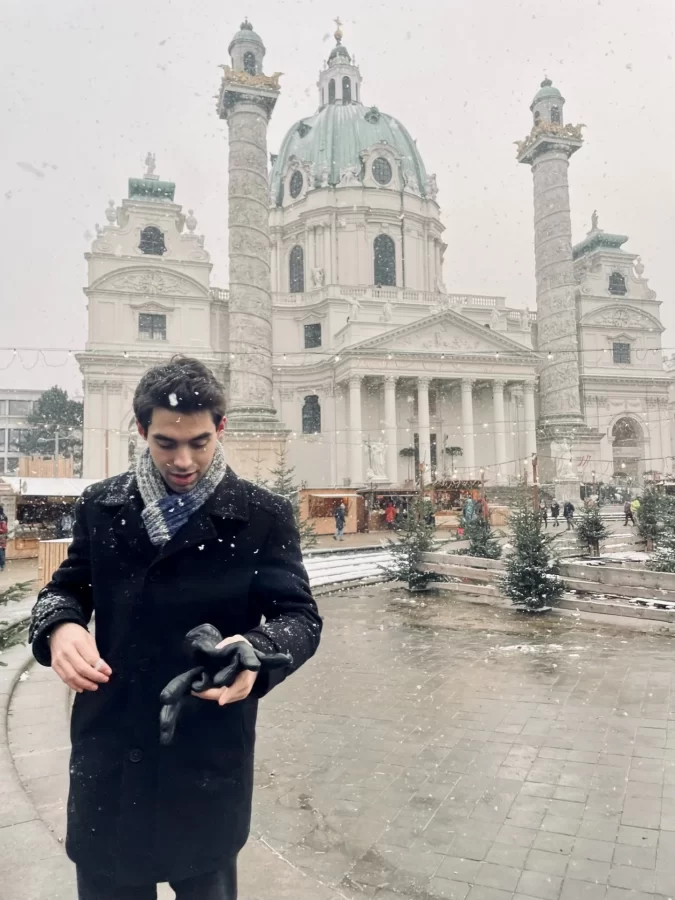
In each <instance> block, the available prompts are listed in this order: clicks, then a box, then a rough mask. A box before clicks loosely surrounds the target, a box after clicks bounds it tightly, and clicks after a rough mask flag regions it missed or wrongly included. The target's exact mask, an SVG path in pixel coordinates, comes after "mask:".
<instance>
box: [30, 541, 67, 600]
mask: <svg viewBox="0 0 675 900" xmlns="http://www.w3.org/2000/svg"><path fill="white" fill-rule="evenodd" d="M68 547H70V541H69V540H68V539H61V540H57V541H40V543H39V545H38V590H39V589H40V588H43V587H44V586H45V585H46V584H47V582H49V581H51V578H52V574H53V573H54V572H55V571H56V570H57V569H58V567H59V566H60V565H61V563H62V562H63V560H64V559H65V558H66V557H67V556H68Z"/></svg>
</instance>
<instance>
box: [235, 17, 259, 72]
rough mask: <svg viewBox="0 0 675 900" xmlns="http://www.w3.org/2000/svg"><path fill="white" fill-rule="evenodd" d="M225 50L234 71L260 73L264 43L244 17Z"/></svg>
mask: <svg viewBox="0 0 675 900" xmlns="http://www.w3.org/2000/svg"><path fill="white" fill-rule="evenodd" d="M227 52H228V53H229V54H230V58H231V60H232V70H233V71H234V72H246V73H247V74H248V75H262V71H263V59H264V58H265V45H264V44H263V42H262V38H261V37H260V35H259V34H257V33H256V32H255V31H254V30H253V25H251V23H250V22H249V20H248V19H244V21H243V22H242V23H241V25H240V26H239V31H238V32H237V33H236V34H235V36H234V37H233V38H232V40H231V41H230V46H229V47H228V48H227Z"/></svg>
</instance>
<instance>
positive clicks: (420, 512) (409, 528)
mask: <svg viewBox="0 0 675 900" xmlns="http://www.w3.org/2000/svg"><path fill="white" fill-rule="evenodd" d="M427 504H428V501H426V500H425V499H424V498H423V497H422V495H421V494H420V495H418V496H417V497H416V498H415V501H414V503H412V504H411V505H410V508H409V509H408V515H407V516H406V517H405V518H404V520H403V522H402V524H401V525H400V526H399V527H398V528H397V529H396V533H397V538H398V540H393V539H392V538H388V539H387V540H388V543H389V552H390V553H391V561H390V562H388V563H385V564H384V565H383V566H382V569H383V570H384V571H385V573H386V574H387V575H389V577H390V578H392V579H395V580H396V581H404V582H405V583H406V584H407V585H408V590H410V591H414V590H423V589H424V588H426V586H427V585H428V584H430V583H431V582H434V581H446V580H447V579H446V578H445V576H444V575H439V574H438V573H436V572H420V571H419V568H420V567H421V564H422V556H423V554H424V553H431V552H432V551H433V550H434V549H435V547H434V534H435V531H436V529H435V526H434V524H433V519H430V518H429V516H428V506H427Z"/></svg>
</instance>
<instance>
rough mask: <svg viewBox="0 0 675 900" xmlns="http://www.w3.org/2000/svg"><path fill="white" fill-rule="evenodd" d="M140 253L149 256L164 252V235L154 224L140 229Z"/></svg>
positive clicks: (159, 254)
mask: <svg viewBox="0 0 675 900" xmlns="http://www.w3.org/2000/svg"><path fill="white" fill-rule="evenodd" d="M138 249H139V250H140V251H141V253H147V254H149V255H150V256H162V254H164V253H166V245H165V244H164V235H163V234H162V232H161V231H160V230H159V228H156V227H155V226H154V225H148V227H147V228H144V229H143V231H141V240H140V243H139V245H138Z"/></svg>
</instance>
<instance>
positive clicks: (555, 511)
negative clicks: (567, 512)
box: [551, 497, 560, 528]
mask: <svg viewBox="0 0 675 900" xmlns="http://www.w3.org/2000/svg"><path fill="white" fill-rule="evenodd" d="M559 515H560V504H559V503H558V501H557V500H556V499H555V497H554V498H553V500H551V518H552V519H553V527H554V528H557V527H558V516H559Z"/></svg>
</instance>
